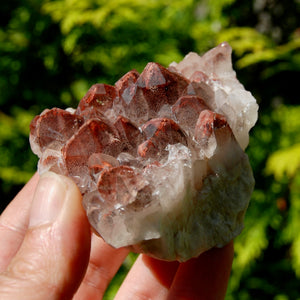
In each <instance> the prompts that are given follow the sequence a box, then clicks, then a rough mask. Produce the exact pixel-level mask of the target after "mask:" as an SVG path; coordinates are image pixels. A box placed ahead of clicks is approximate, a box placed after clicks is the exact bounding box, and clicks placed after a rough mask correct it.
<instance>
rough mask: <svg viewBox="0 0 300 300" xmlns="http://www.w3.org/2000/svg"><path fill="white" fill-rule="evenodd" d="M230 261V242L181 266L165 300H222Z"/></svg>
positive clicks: (231, 249)
mask: <svg viewBox="0 0 300 300" xmlns="http://www.w3.org/2000/svg"><path fill="white" fill-rule="evenodd" d="M232 260H233V242H230V243H229V244H228V245H226V246H225V247H223V248H214V249H211V250H209V251H207V252H205V253H203V254H201V255H200V256H199V257H198V258H194V259H191V260H189V261H187V262H185V263H182V264H181V265H180V267H179V268H178V271H177V273H176V276H175V278H174V281H173V283H172V286H171V289H170V293H169V296H168V299H170V300H171V299H199V300H201V299H205V300H210V299H214V300H219V299H220V300H221V299H224V298H225V294H226V289H227V285H228V280H229V276H230V271H231V265H232Z"/></svg>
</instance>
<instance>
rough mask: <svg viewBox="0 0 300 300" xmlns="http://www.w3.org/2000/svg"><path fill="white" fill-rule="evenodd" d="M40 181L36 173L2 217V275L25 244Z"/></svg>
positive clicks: (0, 247) (0, 238)
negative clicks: (23, 243) (33, 200)
mask: <svg viewBox="0 0 300 300" xmlns="http://www.w3.org/2000/svg"><path fill="white" fill-rule="evenodd" d="M38 180H39V176H38V174H37V173H36V174H35V175H34V176H33V177H32V178H31V179H30V181H29V182H28V183H27V184H26V185H25V186H24V188H23V189H22V190H21V191H20V192H19V193H18V195H17V196H16V197H15V198H14V200H13V201H12V202H11V203H10V204H9V205H8V206H7V208H6V209H5V210H4V211H3V213H2V214H1V216H0V241H1V243H0V273H1V272H2V271H3V270H5V269H6V267H7V266H8V264H9V263H10V261H11V259H12V257H13V256H15V254H16V252H17V251H18V250H19V247H20V245H21V244H22V242H23V239H24V236H25V232H26V230H27V227H28V219H29V210H30V206H31V201H32V198H33V194H34V191H35V188H36V185H37V182H38Z"/></svg>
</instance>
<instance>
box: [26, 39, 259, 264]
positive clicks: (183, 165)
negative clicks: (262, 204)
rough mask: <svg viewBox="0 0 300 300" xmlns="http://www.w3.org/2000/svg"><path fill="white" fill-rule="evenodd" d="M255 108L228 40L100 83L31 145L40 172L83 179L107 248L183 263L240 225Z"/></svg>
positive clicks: (41, 119)
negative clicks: (239, 77)
mask: <svg viewBox="0 0 300 300" xmlns="http://www.w3.org/2000/svg"><path fill="white" fill-rule="evenodd" d="M257 110H258V106H257V104H256V101H255V99H254V98H253V97H252V95H251V93H250V92H247V91H246V90H245V89H244V87H243V86H242V84H240V83H239V81H238V80H237V79H236V74H235V72H234V71H233V69H232V63H231V48H230V46H229V45H228V44H227V43H223V44H221V45H219V46H217V47H216V48H214V49H212V50H210V51H208V52H207V53H206V54H204V55H203V56H202V57H200V56H199V55H198V54H196V53H190V54H188V55H187V56H186V57H185V58H184V59H183V61H181V62H180V63H178V64H177V63H172V64H171V65H170V66H169V68H164V67H163V66H161V65H159V64H157V63H153V62H151V63H149V64H147V66H146V67H145V69H144V70H143V72H142V73H141V74H139V73H138V72H137V71H136V70H132V71H130V72H128V73H127V74H125V75H124V76H123V77H122V78H121V79H120V80H118V81H117V82H116V83H115V85H114V86H110V85H107V84H95V85H93V86H92V87H91V88H90V89H89V91H88V92H87V94H86V95H85V96H84V98H83V99H82V100H81V101H80V103H79V105H78V107H77V109H67V110H62V109H58V108H53V109H51V110H45V111H44V112H43V113H42V114H41V115H39V116H37V117H35V118H34V120H33V121H32V123H31V126H30V129H31V133H30V144H31V147H32V150H33V152H34V153H36V154H37V155H38V156H39V157H40V160H39V165H38V169H39V172H40V173H43V172H45V171H47V170H50V171H53V172H57V173H60V174H63V175H66V176H69V177H71V178H72V179H73V180H74V181H75V182H76V184H77V185H78V187H79V189H80V191H81V193H82V195H83V205H84V207H85V210H86V212H87V216H88V218H89V221H90V223H91V226H92V227H93V228H94V229H95V231H96V232H98V234H99V235H100V236H101V237H102V238H103V239H104V240H105V241H106V242H107V243H109V244H110V245H112V246H113V247H116V248H118V247H126V246H127V247H129V248H130V249H132V250H133V251H136V252H142V253H146V254H148V255H151V256H154V257H157V258H160V259H165V260H178V261H186V260H188V259H190V258H191V257H195V256H198V255H199V254H201V253H202V252H204V251H206V250H208V249H210V248H212V247H215V246H217V247H221V246H223V245H225V244H226V243H228V242H229V241H230V240H231V239H233V238H234V237H235V236H237V235H238V234H239V233H240V232H241V230H242V228H243V219H244V215H245V212H246V209H247V207H248V203H249V200H250V197H251V193H252V190H253V186H254V179H253V176H252V171H251V167H250V164H249V161H248V157H247V155H246V154H245V153H244V151H243V150H244V149H245V148H246V146H247V145H248V141H249V130H250V129H251V128H252V127H253V126H254V124H255V122H256V120H257Z"/></svg>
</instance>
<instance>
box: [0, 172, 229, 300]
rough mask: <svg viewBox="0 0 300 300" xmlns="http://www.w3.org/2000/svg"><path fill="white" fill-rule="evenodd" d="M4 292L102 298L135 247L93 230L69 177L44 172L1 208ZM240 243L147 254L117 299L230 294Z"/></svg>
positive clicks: (0, 287)
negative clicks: (198, 251) (172, 255)
mask: <svg viewBox="0 0 300 300" xmlns="http://www.w3.org/2000/svg"><path fill="white" fill-rule="evenodd" d="M0 241H1V242H0V299H2V300H5V299H30V300H34V299H38V300H42V299H49V300H52V299H72V297H74V298H73V299H76V300H79V299H80V300H85V299H101V298H102V297H103V294H104V292H105V290H106V288H107V286H108V284H109V282H110V280H111V279H112V278H113V276H114V275H115V274H116V272H117V270H118V269H119V267H120V265H121V264H122V262H123V260H124V259H125V257H126V256H127V254H128V250H127V249H125V248H121V249H113V248H112V247H110V246H109V245H107V244H106V243H105V242H104V241H103V240H102V239H101V238H99V237H97V236H96V235H94V234H91V232H90V225H89V223H88V220H87V218H86V215H85V212H84V210H83V208H82V206H81V195H80V192H79V190H78V189H77V187H76V185H75V184H74V183H73V182H72V181H71V180H70V179H69V178H67V177H64V176H60V175H56V174H54V173H46V174H45V175H43V176H42V177H41V178H39V176H38V175H37V174H36V175H34V176H33V177H32V179H31V180H30V181H29V182H28V183H27V185H25V187H24V188H23V189H22V190H21V192H20V193H19V194H18V195H17V196H16V197H15V199H14V200H13V201H12V202H11V203H10V205H9V206H8V207H7V208H6V210H5V211H4V212H3V213H2V215H1V216H0ZM232 259H233V243H232V242H231V243H229V244H228V245H227V246H225V247H224V248H222V249H212V250H209V251H207V252H205V253H203V254H202V255H200V256H199V257H198V258H194V259H191V260H189V261H187V262H185V263H181V264H180V263H178V262H165V261H160V260H156V259H154V258H151V257H148V256H146V255H139V257H138V258H137V260H136V262H135V263H134V265H133V267H132V268H131V270H130V271H129V273H128V275H127V277H126V279H125V281H124V282H123V284H122V285H121V287H120V289H119V291H118V293H117V295H116V298H115V299H159V300H160V299H223V298H224V297H225V293H226V288H227V284H228V279H229V275H230V270H231V264H232Z"/></svg>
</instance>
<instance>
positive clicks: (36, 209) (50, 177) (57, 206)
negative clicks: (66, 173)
mask: <svg viewBox="0 0 300 300" xmlns="http://www.w3.org/2000/svg"><path fill="white" fill-rule="evenodd" d="M66 193H67V187H66V184H65V183H64V181H63V180H62V179H61V177H60V176H59V175H57V174H55V173H52V172H47V173H45V174H43V175H42V176H41V178H40V180H39V182H38V185H37V188H36V190H35V194H34V197H33V200H32V206H31V212H30V220H29V227H36V226H40V225H44V224H48V223H53V222H54V221H55V220H56V219H57V217H58V216H59V214H60V212H61V210H62V207H63V204H64V200H65V197H66Z"/></svg>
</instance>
